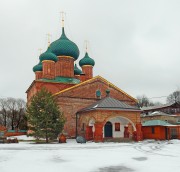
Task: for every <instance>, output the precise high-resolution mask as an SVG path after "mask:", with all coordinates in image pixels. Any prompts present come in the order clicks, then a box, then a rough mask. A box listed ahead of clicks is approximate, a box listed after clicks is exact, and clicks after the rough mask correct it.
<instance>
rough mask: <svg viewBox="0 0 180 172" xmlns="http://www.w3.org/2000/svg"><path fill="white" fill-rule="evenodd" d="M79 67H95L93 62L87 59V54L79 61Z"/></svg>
mask: <svg viewBox="0 0 180 172" xmlns="http://www.w3.org/2000/svg"><path fill="white" fill-rule="evenodd" d="M79 65H80V66H81V67H82V66H84V65H91V66H94V65H95V61H94V60H93V59H92V58H90V57H89V55H88V53H87V52H86V54H85V56H84V57H83V58H82V59H81V60H80V61H79Z"/></svg>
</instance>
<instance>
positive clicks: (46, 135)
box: [46, 130, 49, 143]
mask: <svg viewBox="0 0 180 172" xmlns="http://www.w3.org/2000/svg"><path fill="white" fill-rule="evenodd" d="M48 142H49V140H48V135H47V130H46V143H48Z"/></svg>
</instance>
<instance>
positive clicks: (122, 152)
mask: <svg viewBox="0 0 180 172" xmlns="http://www.w3.org/2000/svg"><path fill="white" fill-rule="evenodd" d="M171 170H173V172H179V171H180V140H172V141H158V142H156V141H151V140H149V141H147V140H146V141H143V142H139V143H93V142H89V143H86V144H78V143H76V142H75V140H68V143H66V144H32V143H27V142H20V143H19V144H0V172H131V171H137V172H152V171H153V172H161V171H163V172H169V171H171Z"/></svg>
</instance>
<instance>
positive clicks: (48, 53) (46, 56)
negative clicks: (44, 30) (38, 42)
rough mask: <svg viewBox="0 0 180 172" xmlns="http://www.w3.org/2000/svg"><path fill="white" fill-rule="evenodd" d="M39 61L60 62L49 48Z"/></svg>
mask: <svg viewBox="0 0 180 172" xmlns="http://www.w3.org/2000/svg"><path fill="white" fill-rule="evenodd" d="M39 60H40V61H41V62H42V61H44V60H51V61H54V62H57V61H58V58H57V56H56V55H55V54H53V53H52V51H51V48H50V47H48V49H47V50H46V52H44V53H42V54H41V55H40V56H39Z"/></svg>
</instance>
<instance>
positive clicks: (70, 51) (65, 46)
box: [50, 27, 79, 60]
mask: <svg viewBox="0 0 180 172" xmlns="http://www.w3.org/2000/svg"><path fill="white" fill-rule="evenodd" d="M50 47H51V50H52V52H53V53H54V54H55V55H56V56H70V57H73V58H74V59H75V60H77V59H78V57H79V48H78V46H77V45H76V44H75V43H74V42H72V41H71V40H69V39H68V38H67V37H66V35H65V31H64V27H63V28H62V34H61V37H60V38H59V39H58V40H56V41H54V42H52V43H51V45H50Z"/></svg>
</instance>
